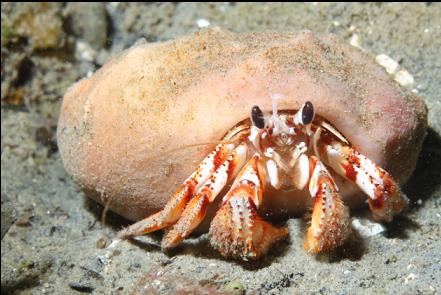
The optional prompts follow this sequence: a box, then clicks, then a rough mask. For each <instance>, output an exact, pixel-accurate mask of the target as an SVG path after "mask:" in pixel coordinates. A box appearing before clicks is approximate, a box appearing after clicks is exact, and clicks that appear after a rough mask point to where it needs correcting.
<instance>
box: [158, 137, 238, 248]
mask: <svg viewBox="0 0 441 295" xmlns="http://www.w3.org/2000/svg"><path fill="white" fill-rule="evenodd" d="M246 157H247V146H246V145H245V144H240V145H239V146H237V147H236V148H235V149H234V151H233V152H232V153H231V155H230V156H229V158H228V159H227V160H226V161H225V162H224V163H222V165H220V166H219V167H218V168H217V169H216V171H215V172H214V173H213V174H212V175H211V177H210V178H209V179H208V180H207V181H206V182H205V183H204V184H203V186H202V187H200V188H199V190H198V191H197V192H196V194H195V196H194V197H193V198H192V199H191V201H190V202H189V203H188V205H187V206H186V207H185V209H184V211H183V212H182V215H181V217H180V218H179V220H178V221H177V222H176V223H175V224H174V225H173V226H172V228H171V229H170V230H169V231H168V232H167V234H166V235H165V236H164V238H163V240H162V247H163V248H165V249H170V248H173V247H176V246H177V245H178V244H179V243H180V242H181V241H182V240H184V239H185V238H187V237H188V236H189V235H190V234H191V232H192V231H193V230H194V229H195V228H196V227H197V226H198V225H199V224H200V223H201V222H202V220H203V219H204V218H205V215H206V211H207V207H208V204H209V203H211V202H213V201H214V200H215V199H216V197H217V195H218V194H219V193H220V192H221V190H222V189H223V188H224V187H225V185H226V184H227V183H228V181H230V180H231V179H233V177H234V176H235V175H236V174H237V172H238V171H239V170H240V168H242V166H243V165H244V164H245V161H246Z"/></svg>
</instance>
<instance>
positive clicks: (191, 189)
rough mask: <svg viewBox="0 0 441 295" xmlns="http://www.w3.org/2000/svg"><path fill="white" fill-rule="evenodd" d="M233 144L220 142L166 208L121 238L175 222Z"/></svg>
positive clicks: (130, 229) (123, 234)
mask: <svg viewBox="0 0 441 295" xmlns="http://www.w3.org/2000/svg"><path fill="white" fill-rule="evenodd" d="M233 148H234V145H233V144H218V145H217V146H216V148H215V149H214V150H213V151H212V152H211V153H210V154H208V156H207V157H206V158H205V159H204V160H202V162H201V163H200V164H199V166H198V168H197V169H196V171H195V172H193V174H192V175H191V176H190V177H188V178H187V179H186V180H185V181H184V183H183V184H182V185H181V187H180V188H179V189H178V190H177V191H176V192H175V193H174V194H173V196H172V197H171V198H170V200H169V201H168V202H167V204H166V205H165V207H164V209H163V210H161V211H159V212H157V213H155V214H153V215H151V216H149V217H147V218H145V219H143V220H141V221H138V222H137V223H134V224H132V225H130V226H129V227H127V228H125V229H123V230H121V231H120V232H119V233H118V237H119V238H129V237H133V236H140V235H144V234H148V233H150V232H153V231H156V230H159V229H162V228H164V227H167V226H169V225H171V224H174V223H175V222H176V221H177V220H178V219H179V217H180V216H181V214H182V211H184V208H185V206H186V205H187V203H188V202H189V201H190V199H191V197H192V196H193V195H194V193H195V192H196V191H197V190H198V189H199V188H200V187H201V186H202V184H203V183H204V182H205V181H206V180H207V179H208V178H209V177H210V176H211V175H212V174H213V172H214V171H215V170H217V169H218V168H219V167H220V166H221V164H222V163H223V162H224V161H225V160H226V159H227V157H228V156H229V155H230V154H231V151H232V150H233Z"/></svg>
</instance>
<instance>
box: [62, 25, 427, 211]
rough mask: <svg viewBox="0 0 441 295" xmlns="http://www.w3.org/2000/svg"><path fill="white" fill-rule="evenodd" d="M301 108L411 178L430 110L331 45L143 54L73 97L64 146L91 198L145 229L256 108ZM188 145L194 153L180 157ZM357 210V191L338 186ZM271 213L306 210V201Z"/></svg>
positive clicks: (183, 45)
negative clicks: (143, 222)
mask: <svg viewBox="0 0 441 295" xmlns="http://www.w3.org/2000/svg"><path fill="white" fill-rule="evenodd" d="M273 95H277V96H280V97H282V98H281V99H280V100H279V109H298V108H299V107H300V106H301V105H302V104H303V103H304V102H305V101H307V100H310V101H311V102H312V103H313V104H314V106H315V109H316V112H317V113H318V114H319V115H320V116H322V117H324V118H326V119H327V120H329V121H330V122H331V123H332V124H333V125H334V126H335V127H336V128H337V129H338V130H339V131H340V132H342V133H343V134H344V135H345V136H346V137H347V138H348V139H349V140H350V141H351V143H352V144H353V145H354V146H355V147H356V148H357V149H358V150H360V151H361V152H362V153H364V154H365V155H366V156H368V157H369V158H371V159H372V160H374V161H375V162H377V163H378V164H380V165H382V166H383V167H384V168H385V169H386V170H388V171H389V172H391V173H392V175H393V176H394V177H395V178H396V179H397V180H398V181H399V182H400V183H404V182H405V181H406V180H407V179H408V177H409V176H410V174H411V173H412V171H413V169H414V167H415V164H416V160H417V157H418V153H419V150H420V148H421V145H422V141H423V138H424V135H425V132H426V127H427V117H426V116H427V114H426V107H425V105H424V103H423V102H422V100H420V99H419V98H417V97H416V96H414V95H413V94H411V93H409V92H406V91H404V90H403V89H401V88H400V87H399V86H398V85H397V84H396V83H395V82H394V81H393V80H392V79H390V77H389V76H388V74H387V73H386V72H385V71H384V70H383V69H382V68H381V67H380V66H379V65H377V64H376V63H375V61H374V59H373V58H372V57H370V56H368V55H367V54H365V53H363V52H362V51H360V50H359V49H357V48H354V47H352V46H350V45H348V44H345V43H343V42H341V41H339V40H338V39H336V37H334V36H332V35H315V34H313V33H311V32H301V33H295V34H294V33H293V34H291V33H287V34H280V33H274V32H271V33H252V34H242V35H240V34H233V33H229V32H224V31H221V30H217V29H211V30H205V31H202V32H199V33H195V34H192V35H189V36H185V37H182V38H179V39H176V40H171V41H168V42H163V43H153V44H146V43H143V44H137V45H135V46H133V47H132V48H130V49H128V50H126V51H124V52H123V53H122V54H121V55H119V56H118V57H115V58H113V59H112V60H110V61H109V62H108V63H107V64H106V65H104V66H103V67H102V68H101V69H100V70H98V71H97V72H96V73H95V74H94V75H92V76H91V77H89V78H86V79H83V80H81V81H79V82H77V83H76V84H74V85H73V86H72V87H71V88H70V89H69V90H68V91H67V93H66V95H65V97H64V100H63V105H62V109H61V114H60V119H59V124H58V131H57V136H58V144H59V149H60V153H61V157H62V159H63V163H64V165H65V167H66V170H67V171H68V173H69V174H70V175H71V176H72V177H73V178H74V180H75V181H76V182H77V183H78V184H79V185H80V186H81V187H82V188H84V189H85V190H86V191H87V192H88V194H89V196H91V197H93V198H95V199H96V200H97V201H99V202H101V203H104V202H105V200H107V199H108V198H111V202H110V208H111V209H112V210H114V211H116V212H117V213H119V214H121V215H123V216H125V217H127V218H129V219H132V220H137V219H140V218H142V217H144V216H147V215H149V214H151V213H152V212H154V211H157V210H159V209H162V207H163V206H164V204H165V202H166V201H167V200H168V198H169V196H170V194H172V193H173V192H174V190H175V189H176V188H177V187H178V186H179V184H180V183H182V181H183V180H184V179H185V178H186V177H187V176H189V175H190V174H191V172H192V171H193V170H194V169H195V167H196V166H197V164H198V163H199V161H200V160H201V159H202V158H203V157H204V156H205V155H206V154H207V153H208V152H209V150H210V148H212V147H213V144H206V145H200V146H196V147H195V146H191V147H189V146H190V145H195V144H201V143H210V142H214V141H217V140H219V139H220V138H221V137H222V135H223V134H225V133H226V131H227V130H228V129H229V128H230V127H232V126H234V125H235V124H236V123H238V122H239V121H241V120H243V119H245V118H247V117H248V116H249V113H250V110H251V107H252V106H253V105H259V106H260V107H261V108H262V109H263V110H267V111H269V110H271V97H272V96H273ZM184 146H186V147H184ZM339 184H340V186H341V190H342V194H343V196H344V198H345V199H346V201H347V202H348V203H349V204H351V205H354V204H355V205H356V204H359V203H361V202H360V201H361V200H362V198H360V197H356V195H357V193H358V192H359V191H358V190H354V189H352V188H350V186H349V185H348V184H347V182H346V181H342V180H339ZM268 202H269V205H268V206H267V207H268V208H276V209H277V208H279V207H282V209H283V210H285V211H299V210H303V209H305V208H306V207H307V206H308V205H309V199H307V197H305V196H304V194H303V195H302V194H298V195H297V194H296V193H295V192H283V193H280V194H279V196H278V197H274V198H272V199H270V200H269V201H268Z"/></svg>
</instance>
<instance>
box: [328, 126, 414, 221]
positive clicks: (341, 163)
mask: <svg viewBox="0 0 441 295" xmlns="http://www.w3.org/2000/svg"><path fill="white" fill-rule="evenodd" d="M321 133H322V134H321V136H320V141H321V142H322V143H323V144H320V145H321V146H322V148H321V149H320V155H321V157H322V158H323V159H324V161H325V162H326V163H327V164H328V165H330V166H331V167H332V169H333V170H335V171H336V172H337V173H338V174H340V175H341V176H343V177H345V178H347V179H349V180H351V181H352V182H354V183H355V184H357V185H358V187H360V189H361V190H362V191H363V192H364V193H365V194H367V195H368V196H369V200H368V202H369V207H370V209H371V211H372V213H373V216H374V218H375V219H377V220H380V221H386V222H390V221H391V220H392V218H393V216H394V215H397V214H398V213H400V212H402V211H403V210H404V209H405V208H406V207H407V204H408V199H407V197H406V196H405V195H404V194H403V193H402V192H401V190H400V187H399V185H398V184H397V183H396V182H395V180H394V179H393V178H392V176H391V175H390V174H389V173H388V172H387V171H385V170H384V169H382V168H381V167H380V166H378V165H377V164H375V163H374V162H373V161H371V160H370V159H368V158H367V157H366V156H364V155H362V154H360V153H359V152H358V151H356V150H355V149H354V148H353V147H351V146H349V144H347V143H346V142H344V141H342V140H340V139H339V138H338V137H337V136H335V135H333V134H331V133H330V132H329V131H326V130H323V131H322V132H321Z"/></svg>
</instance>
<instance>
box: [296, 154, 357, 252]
mask: <svg viewBox="0 0 441 295" xmlns="http://www.w3.org/2000/svg"><path fill="white" fill-rule="evenodd" d="M310 171H311V176H310V179H309V192H310V193H311V196H312V197H313V198H314V201H313V211H312V218H311V226H310V227H309V228H308V230H307V232H306V240H305V242H304V247H305V249H306V250H307V251H308V252H312V253H318V252H321V251H327V250H331V249H333V248H335V247H338V246H340V245H342V244H343V243H344V241H345V240H346V238H347V237H348V236H349V234H350V232H351V227H350V222H349V210H348V208H347V207H346V206H345V205H344V203H343V201H342V199H341V196H340V194H339V193H338V188H337V186H336V185H335V183H334V180H333V179H332V177H331V175H330V174H329V172H328V171H327V170H326V167H325V165H323V163H321V162H320V160H319V159H317V158H316V157H315V156H311V157H310Z"/></svg>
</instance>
